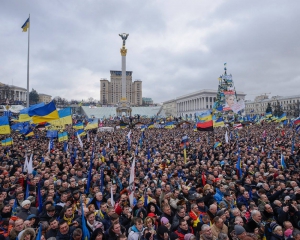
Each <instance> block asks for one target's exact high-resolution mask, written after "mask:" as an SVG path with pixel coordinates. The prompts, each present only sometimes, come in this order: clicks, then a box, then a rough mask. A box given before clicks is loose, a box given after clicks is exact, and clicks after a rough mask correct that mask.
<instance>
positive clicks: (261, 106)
mask: <svg viewBox="0 0 300 240" xmlns="http://www.w3.org/2000/svg"><path fill="white" fill-rule="evenodd" d="M268 103H270V104H271V107H272V110H273V111H274V108H275V106H276V105H277V104H279V105H280V106H281V109H282V111H283V112H285V113H286V114H287V116H288V117H290V118H292V117H298V116H299V114H300V95H293V96H287V97H282V96H272V97H271V98H269V97H268V96H267V95H261V96H257V97H256V98H255V99H254V101H246V102H245V105H246V107H245V111H246V114H248V115H250V116H251V117H252V116H254V115H257V114H258V115H261V116H263V115H265V113H266V110H267V107H268Z"/></svg>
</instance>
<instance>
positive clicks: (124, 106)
mask: <svg viewBox="0 0 300 240" xmlns="http://www.w3.org/2000/svg"><path fill="white" fill-rule="evenodd" d="M119 36H120V37H121V38H122V40H123V44H122V48H121V49H120V52H121V56H122V82H121V83H122V96H121V101H120V102H119V103H118V107H117V115H118V116H122V113H125V114H126V115H127V116H131V108H130V102H128V101H127V98H126V93H127V91H126V90H127V89H126V54H127V49H126V47H125V44H126V39H127V38H128V36H129V34H128V33H121V34H119Z"/></svg>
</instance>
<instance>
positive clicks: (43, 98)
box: [39, 93, 52, 104]
mask: <svg viewBox="0 0 300 240" xmlns="http://www.w3.org/2000/svg"><path fill="white" fill-rule="evenodd" d="M51 98H52V96H51V95H48V94H44V93H40V94H39V102H44V103H46V104H47V103H49V102H51Z"/></svg>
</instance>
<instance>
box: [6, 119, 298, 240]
mask: <svg viewBox="0 0 300 240" xmlns="http://www.w3.org/2000/svg"><path fill="white" fill-rule="evenodd" d="M139 121H141V122H143V121H144V122H145V123H147V122H149V121H150V120H149V119H148V120H147V119H139ZM133 122H134V120H133ZM102 125H103V126H115V125H116V122H115V121H114V120H110V121H104V122H103V123H102ZM66 131H67V132H68V135H69V139H68V141H67V147H66V144H65V143H64V142H58V141H57V140H55V141H54V144H53V147H52V149H51V150H50V151H49V138H47V137H46V131H45V130H43V129H41V128H36V129H35V130H34V133H35V135H34V136H31V137H28V138H26V137H24V136H23V135H21V134H19V133H18V132H13V133H12V135H11V136H12V137H13V145H12V146H2V147H0V152H1V154H0V159H1V166H0V189H1V192H0V216H1V219H0V220H1V222H0V240H1V239H9V240H15V239H18V240H35V239H36V238H37V235H38V232H39V230H40V229H42V234H41V237H40V236H39V237H40V239H46V240H54V239H56V240H70V239H74V240H79V239H82V237H83V236H85V234H86V233H85V230H86V229H87V230H88V235H89V239H91V240H100V239H106V240H125V239H128V240H138V239H143V240H146V239H151V240H169V239H172V240H175V239H179V240H195V239H196V240H199V239H200V240H216V239H219V240H227V239H230V240H238V239H240V240H248V239H253V240H260V239H261V240H263V239H270V240H283V239H298V240H299V239H300V231H299V230H298V229H300V204H299V203H300V182H299V173H300V172H299V136H298V134H297V133H296V132H295V130H294V129H293V128H292V127H283V128H278V123H262V124H259V125H257V124H253V125H248V126H244V128H243V129H238V130H235V129H233V128H232V127H222V128H216V129H215V130H214V132H199V131H195V130H194V129H193V128H192V127H190V128H180V127H178V128H174V129H155V128H152V129H145V130H144V131H141V129H128V128H125V129H115V131H113V132H98V131H97V129H94V130H90V131H89V133H88V134H87V135H86V136H82V137H81V141H82V143H83V147H81V144H80V142H79V140H78V138H77V136H75V135H74V132H75V130H74V129H73V128H72V127H71V126H69V127H67V130H66ZM129 131H130V133H131V134H128V133H129ZM226 134H227V136H228V138H229V139H228V142H227V141H226V140H225V139H226V138H225V135H226ZM184 136H187V138H184V139H185V143H184V145H183V144H182V139H183V137H184ZM128 138H130V140H129V139H128ZM216 142H218V143H220V144H218V145H215V143H216ZM183 148H186V154H184V149H183ZM26 155H27V159H29V158H30V156H31V155H32V165H33V171H32V172H31V173H28V170H27V169H26V168H24V166H25V165H26V164H25V159H26ZM133 161H134V162H135V164H134V165H133V164H132V163H133ZM238 162H240V165H239V167H238V166H237V163H238ZM91 164H92V167H90V165H91ZM131 166H134V182H133V183H130V177H132V173H133V171H132V169H131ZM26 170H27V171H26ZM89 171H91V174H90V176H91V178H89ZM38 191H40V192H39V193H40V195H41V199H42V209H41V208H39V207H38V206H40V202H39V201H40V200H39V196H38V195H39V194H38ZM132 195H133V198H132V199H130V196H132ZM82 205H83V207H82ZM15 206H17V208H16V207H15ZM82 215H83V216H84V217H83V216H82ZM83 226H85V227H83Z"/></svg>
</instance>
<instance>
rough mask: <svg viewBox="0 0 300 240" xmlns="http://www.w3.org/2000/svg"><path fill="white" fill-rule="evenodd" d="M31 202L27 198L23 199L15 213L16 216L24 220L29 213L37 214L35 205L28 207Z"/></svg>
mask: <svg viewBox="0 0 300 240" xmlns="http://www.w3.org/2000/svg"><path fill="white" fill-rule="evenodd" d="M30 205H31V202H30V201H29V200H24V201H23V202H22V203H21V210H20V211H19V212H18V213H17V217H19V218H21V219H23V220H24V221H25V220H26V219H27V218H28V217H29V215H31V214H34V215H36V216H37V215H38V211H37V209H36V208H35V207H30Z"/></svg>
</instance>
